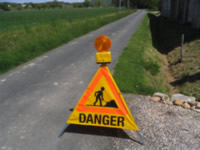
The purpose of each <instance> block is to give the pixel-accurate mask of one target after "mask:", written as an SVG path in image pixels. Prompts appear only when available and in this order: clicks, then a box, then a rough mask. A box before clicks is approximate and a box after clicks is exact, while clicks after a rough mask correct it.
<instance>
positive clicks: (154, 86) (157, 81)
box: [114, 16, 171, 95]
mask: <svg viewBox="0 0 200 150" xmlns="http://www.w3.org/2000/svg"><path fill="white" fill-rule="evenodd" d="M163 66H164V61H163V56H162V55H161V54H160V53H159V52H158V51H157V50H156V49H155V48H154V47H153V45H152V35H151V30H150V22H149V19H148V17H147V16H145V18H144V20H143V21H142V23H141V25H140V26H139V28H138V30H137V31H136V33H135V34H134V35H133V37H132V38H131V39H130V41H129V43H128V45H127V47H126V48H125V49H124V51H123V53H122V54H121V56H120V57H119V60H118V63H117V64H116V67H115V69H114V78H115V80H116V82H117V84H118V86H119V88H120V89H121V91H122V92H125V93H134V94H143V95H151V94H153V93H154V92H164V93H170V92H171V89H170V86H169V84H168V80H167V77H166V75H165V73H164V69H163V68H164V67H163Z"/></svg>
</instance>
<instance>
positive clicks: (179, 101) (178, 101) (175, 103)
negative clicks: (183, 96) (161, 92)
mask: <svg viewBox="0 0 200 150" xmlns="http://www.w3.org/2000/svg"><path fill="white" fill-rule="evenodd" d="M173 103H174V105H178V106H182V105H183V101H182V100H180V99H177V100H175V101H174V102H173Z"/></svg>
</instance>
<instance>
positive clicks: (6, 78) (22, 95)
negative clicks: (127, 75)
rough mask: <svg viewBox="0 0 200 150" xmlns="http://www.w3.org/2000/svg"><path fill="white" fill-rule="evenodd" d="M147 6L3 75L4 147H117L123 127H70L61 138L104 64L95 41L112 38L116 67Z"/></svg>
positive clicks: (0, 141)
mask: <svg viewBox="0 0 200 150" xmlns="http://www.w3.org/2000/svg"><path fill="white" fill-rule="evenodd" d="M145 14H146V11H145V10H138V11H137V12H136V13H134V14H132V15H130V16H127V17H125V18H123V19H121V20H118V21H116V22H114V23H112V24H109V25H106V26H104V27H102V28H100V29H98V30H96V31H94V32H90V33H89V34H87V35H85V36H82V37H80V38H78V39H76V40H74V41H71V42H70V43H68V44H66V45H63V46H61V47H59V48H57V49H55V50H53V51H51V52H49V53H46V54H45V55H43V56H41V57H38V58H36V59H35V60H32V61H30V62H28V63H27V64H24V65H22V66H20V67H18V68H17V69H15V70H12V71H10V72H8V73H6V74H4V75H2V76H0V149H1V150H64V149H67V150H72V149H75V150H78V149H82V150H94V149H95V150H96V149H101V150H102V149H109V150H110V149H114V141H115V138H119V137H121V138H125V137H126V135H125V134H123V132H122V131H121V130H113V129H107V128H94V127H91V128H88V127H77V126H69V128H68V129H67V131H66V132H65V134H64V135H63V136H62V137H61V138H58V137H57V136H58V134H59V132H60V131H61V129H62V128H63V126H64V124H65V121H66V120H67V118H68V117H69V115H70V114H71V111H70V110H71V109H73V108H74V107H75V106H76V104H77V102H78V100H79V99H80V97H81V96H82V94H83V92H84V90H85V88H86V87H87V85H88V84H89V82H90V80H91V79H92V77H93V75H94V74H95V72H96V70H97V69H98V67H99V65H97V64H96V58H95V53H96V50H95V48H94V46H93V42H94V40H95V38H96V37H97V36H99V35H100V34H105V35H107V36H109V37H110V38H111V40H112V48H111V52H112V63H111V64H110V65H109V68H110V69H111V70H112V69H113V67H114V65H115V64H116V61H117V58H118V57H119V55H120V53H121V52H122V50H123V48H125V46H126V44H127V43H128V40H129V39H130V37H131V36H132V35H133V33H134V32H135V31H136V29H137V27H138V25H139V24H140V23H141V20H142V19H143V17H144V15H145Z"/></svg>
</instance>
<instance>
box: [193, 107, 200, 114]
mask: <svg viewBox="0 0 200 150" xmlns="http://www.w3.org/2000/svg"><path fill="white" fill-rule="evenodd" d="M192 110H194V111H196V112H198V113H200V109H196V108H195V107H192Z"/></svg>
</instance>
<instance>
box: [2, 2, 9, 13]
mask: <svg viewBox="0 0 200 150" xmlns="http://www.w3.org/2000/svg"><path fill="white" fill-rule="evenodd" d="M0 9H1V10H3V11H10V7H9V4H8V3H0Z"/></svg>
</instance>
